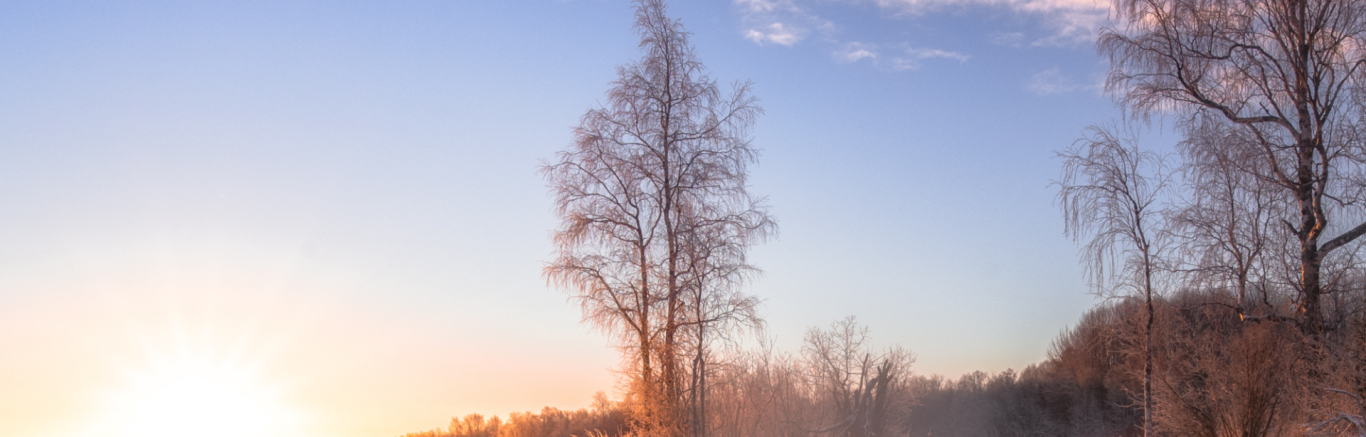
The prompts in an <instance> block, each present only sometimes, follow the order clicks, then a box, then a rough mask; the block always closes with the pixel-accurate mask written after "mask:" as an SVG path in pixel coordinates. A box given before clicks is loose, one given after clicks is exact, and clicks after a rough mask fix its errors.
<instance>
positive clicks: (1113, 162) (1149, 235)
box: [1057, 128, 1168, 436]
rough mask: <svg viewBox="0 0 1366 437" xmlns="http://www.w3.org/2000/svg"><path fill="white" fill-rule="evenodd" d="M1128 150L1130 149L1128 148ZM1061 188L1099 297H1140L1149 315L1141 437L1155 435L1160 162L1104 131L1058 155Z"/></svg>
mask: <svg viewBox="0 0 1366 437" xmlns="http://www.w3.org/2000/svg"><path fill="white" fill-rule="evenodd" d="M1126 143H1127V144H1126ZM1059 155H1060V156H1061V157H1062V158H1063V159H1064V160H1065V161H1064V163H1063V173H1062V180H1060V181H1058V182H1057V185H1058V187H1059V190H1058V203H1059V205H1060V206H1061V207H1062V211H1063V217H1064V219H1065V223H1066V230H1067V233H1068V234H1070V235H1071V236H1072V237H1073V238H1075V239H1077V240H1085V241H1086V244H1085V246H1084V248H1083V249H1082V251H1083V253H1082V261H1083V262H1084V263H1085V265H1086V269H1087V273H1088V274H1089V275H1090V277H1091V284H1092V286H1093V287H1096V289H1097V290H1099V291H1100V292H1102V293H1106V294H1112V295H1138V296H1141V297H1142V298H1143V302H1144V306H1145V309H1146V313H1147V316H1148V318H1147V320H1146V323H1145V326H1144V336H1145V338H1144V343H1143V357H1144V363H1143V435H1145V436H1152V435H1154V434H1153V420H1152V411H1153V395H1152V393H1153V390H1152V379H1153V294H1154V293H1155V284H1154V280H1155V279H1156V276H1157V274H1158V273H1159V272H1158V267H1159V265H1158V261H1159V260H1160V258H1159V257H1160V255H1161V251H1162V249H1163V242H1162V240H1163V232H1162V228H1163V226H1164V223H1163V222H1164V217H1163V216H1162V212H1161V210H1160V206H1159V205H1158V202H1159V200H1160V197H1161V196H1162V194H1163V192H1164V191H1166V190H1167V183H1168V178H1167V175H1166V168H1165V164H1164V160H1163V158H1162V157H1161V156H1159V155H1157V154H1155V153H1153V152H1150V151H1144V150H1141V149H1139V148H1138V145H1137V144H1136V141H1135V140H1133V139H1125V138H1120V137H1118V136H1116V135H1115V134H1114V133H1112V132H1109V131H1106V130H1104V129H1100V128H1092V129H1091V132H1090V134H1089V135H1088V136H1087V137H1085V138H1082V139H1081V140H1079V141H1077V142H1076V143H1075V144H1073V146H1072V148H1071V149H1069V150H1067V151H1065V152H1062V153H1060V154H1059Z"/></svg>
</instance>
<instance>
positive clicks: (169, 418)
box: [108, 357, 298, 437]
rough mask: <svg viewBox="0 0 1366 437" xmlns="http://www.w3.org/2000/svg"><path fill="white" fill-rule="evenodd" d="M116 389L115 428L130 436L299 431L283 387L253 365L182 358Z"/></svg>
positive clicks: (262, 435) (237, 436)
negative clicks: (268, 380) (268, 381)
mask: <svg viewBox="0 0 1366 437" xmlns="http://www.w3.org/2000/svg"><path fill="white" fill-rule="evenodd" d="M130 382H131V384H129V386H128V387H127V388H126V389H125V390H122V391H119V392H117V393H114V394H113V395H112V396H111V398H110V401H112V402H111V407H112V408H111V416H110V418H111V420H110V422H112V425H113V426H112V429H110V430H108V431H113V432H114V433H115V435H122V436H126V437H171V436H184V435H196V436H204V437H247V436H252V437H257V436H259V437H271V436H285V435H295V434H296V432H294V431H295V430H294V428H295V425H297V422H298V420H297V419H298V418H297V415H295V414H293V413H292V412H291V410H290V409H289V408H287V407H286V406H285V405H284V404H283V402H281V396H280V390H278V389H276V388H273V387H271V386H269V385H267V384H264V383H262V382H261V381H259V380H258V378H257V375H256V374H255V372H253V371H252V370H251V369H250V368H249V367H245V366H234V365H230V364H225V363H223V362H214V361H213V360H208V359H204V358H203V357H200V358H199V359H195V358H191V357H182V358H180V359H175V360H170V361H164V362H161V363H158V364H157V365H155V366H153V367H152V369H150V371H148V372H140V373H138V374H136V375H134V376H133V377H132V378H131V379H130Z"/></svg>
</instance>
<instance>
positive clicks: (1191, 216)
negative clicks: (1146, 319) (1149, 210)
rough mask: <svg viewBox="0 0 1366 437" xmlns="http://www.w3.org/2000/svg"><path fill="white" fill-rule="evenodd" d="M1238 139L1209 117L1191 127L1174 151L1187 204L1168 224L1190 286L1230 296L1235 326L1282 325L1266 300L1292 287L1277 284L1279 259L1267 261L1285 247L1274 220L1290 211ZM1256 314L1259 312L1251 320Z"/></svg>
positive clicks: (1234, 132)
mask: <svg viewBox="0 0 1366 437" xmlns="http://www.w3.org/2000/svg"><path fill="white" fill-rule="evenodd" d="M1243 133H1244V132H1240V131H1239V130H1237V129H1230V126H1229V125H1228V124H1227V123H1222V122H1221V120H1217V119H1216V120H1208V118H1207V117H1202V118H1201V119H1196V120H1193V123H1191V124H1189V125H1188V129H1187V131H1186V139H1185V140H1183V141H1182V142H1181V143H1180V144H1179V148H1180V149H1181V153H1182V155H1183V157H1184V158H1185V159H1184V163H1183V165H1182V168H1181V170H1182V173H1183V176H1184V177H1183V180H1184V181H1185V183H1184V188H1185V189H1184V190H1183V191H1184V193H1185V194H1186V196H1185V199H1183V202H1182V206H1181V207H1180V208H1179V209H1178V210H1177V211H1176V214H1174V216H1173V217H1172V220H1171V225H1172V226H1171V227H1172V231H1173V233H1174V234H1175V236H1176V238H1178V239H1179V240H1180V241H1181V245H1182V247H1183V249H1184V250H1182V251H1180V253H1178V254H1176V257H1177V258H1180V259H1181V264H1182V265H1181V267H1180V268H1179V270H1182V271H1183V272H1185V273H1187V274H1186V275H1185V277H1186V278H1189V279H1190V282H1188V283H1187V285H1188V286H1199V287H1204V288H1207V289H1209V290H1212V291H1216V292H1218V291H1225V292H1228V293H1230V294H1232V296H1231V297H1232V300H1233V301H1234V302H1235V303H1234V304H1233V305H1232V306H1233V309H1234V310H1235V311H1236V313H1237V316H1238V319H1239V320H1253V321H1260V320H1282V319H1284V318H1283V317H1282V316H1281V315H1279V314H1277V313H1276V312H1275V311H1274V310H1275V306H1274V305H1272V304H1271V294H1272V292H1273V291H1275V290H1277V289H1285V288H1286V286H1289V285H1290V284H1289V283H1287V282H1283V281H1280V280H1279V279H1280V278H1281V277H1282V275H1281V273H1283V272H1282V271H1280V270H1279V269H1278V268H1277V267H1278V264H1279V263H1278V261H1279V259H1278V258H1277V259H1268V257H1269V255H1274V253H1273V254H1269V252H1273V251H1274V250H1276V248H1277V247H1279V246H1284V245H1285V243H1288V242H1286V241H1280V240H1283V238H1281V237H1284V236H1286V235H1285V234H1284V233H1280V232H1276V231H1277V230H1279V228H1277V226H1278V225H1279V223H1277V221H1276V218H1278V217H1283V216H1284V214H1285V213H1286V212H1287V209H1286V208H1287V207H1289V205H1287V204H1286V202H1284V199H1283V198H1281V197H1279V196H1276V195H1275V194H1276V193H1275V191H1276V190H1277V188H1276V187H1275V186H1274V185H1272V184H1271V183H1270V182H1269V181H1268V180H1266V179H1264V178H1261V177H1259V176H1258V175H1261V174H1266V173H1267V171H1266V169H1265V168H1264V165H1265V162H1263V161H1262V160H1259V159H1257V158H1256V156H1255V154H1254V153H1253V152H1254V149H1252V148H1249V147H1246V144H1248V143H1249V140H1248V139H1247V138H1243V137H1242V134H1243ZM1253 308H1259V309H1260V310H1259V311H1258V313H1257V314H1250V313H1249V312H1250V311H1251V310H1252V309H1253Z"/></svg>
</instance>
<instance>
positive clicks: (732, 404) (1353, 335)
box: [404, 290, 1366, 437]
mask: <svg viewBox="0 0 1366 437" xmlns="http://www.w3.org/2000/svg"><path fill="white" fill-rule="evenodd" d="M1364 296H1366V295H1364V294H1363V293H1361V292H1360V291H1358V292H1355V293H1343V294H1342V295H1341V298H1338V299H1334V300H1333V302H1332V304H1331V311H1330V312H1329V313H1328V317H1326V318H1325V319H1326V320H1327V322H1328V323H1329V325H1330V326H1329V328H1330V329H1329V330H1328V332H1329V333H1328V334H1327V335H1325V336H1323V338H1322V340H1313V339H1310V338H1308V336H1307V335H1306V334H1304V333H1303V332H1302V331H1301V330H1300V329H1299V328H1298V327H1297V326H1296V325H1295V324H1294V323H1292V322H1291V321H1290V319H1288V318H1287V319H1280V320H1278V319H1276V318H1260V319H1248V318H1247V317H1242V318H1240V317H1239V314H1238V311H1237V310H1236V309H1235V303H1236V297H1234V296H1231V295H1230V294H1228V293H1226V292H1217V291H1209V290H1204V291H1196V290H1192V291H1185V292H1181V293H1177V294H1176V295H1175V296H1172V297H1170V298H1163V299H1159V300H1157V301H1156V303H1157V305H1156V306H1155V308H1156V309H1157V311H1156V314H1157V317H1156V320H1157V323H1155V325H1154V326H1155V328H1156V329H1155V333H1156V335H1155V336H1154V340H1155V341H1154V346H1155V347H1154V348H1153V350H1154V351H1155V352H1156V353H1155V355H1154V358H1155V360H1154V364H1155V365H1154V373H1153V375H1154V377H1153V381H1154V384H1153V387H1154V388H1155V389H1154V391H1153V406H1154V411H1153V413H1154V418H1155V425H1156V428H1155V431H1156V432H1158V433H1160V434H1161V435H1172V436H1281V435H1341V436H1359V435H1363V433H1366V427H1363V426H1362V425H1363V413H1366V411H1364V409H1366V405H1364V404H1363V403H1362V402H1361V399H1360V397H1359V396H1360V393H1366V317H1363V314H1366V306H1363V304H1364V303H1366V299H1363V297H1364ZM1251 310H1252V311H1257V312H1262V313H1266V314H1273V313H1275V312H1278V311H1279V312H1284V311H1288V310H1290V303H1289V302H1282V303H1280V304H1279V308H1277V304H1276V303H1275V302H1274V301H1271V300H1270V299H1268V301H1267V303H1263V304H1259V305H1257V306H1255V307H1253V308H1251ZM1145 314H1146V313H1145V311H1144V305H1143V302H1142V301H1141V300H1139V299H1135V298H1126V299H1118V300H1113V301H1111V302H1108V303H1106V304H1103V305H1101V306H1099V307H1097V308H1095V309H1093V310H1091V311H1090V312H1088V313H1087V314H1086V315H1085V316H1083V317H1082V319H1081V320H1080V321H1079V322H1078V323H1077V324H1076V326H1074V327H1073V328H1071V329H1069V330H1067V331H1066V332H1064V333H1063V334H1062V335H1060V336H1059V337H1058V339H1057V340H1056V341H1055V342H1054V345H1053V347H1052V349H1051V350H1050V351H1049V354H1048V358H1047V359H1046V360H1045V361H1043V362H1041V363H1037V364H1035V365H1031V366H1029V367H1027V368H1025V369H1023V370H1020V371H1011V370H1008V371H1005V372H1001V373H997V374H988V373H983V372H974V373H969V374H966V375H962V376H960V377H959V378H957V379H947V378H944V377H942V376H938V375H934V376H924V375H916V374H914V372H913V371H912V368H911V363H912V362H913V360H914V359H913V357H912V356H911V355H910V354H908V353H906V352H904V351H902V350H899V349H889V350H881V351H879V350H873V349H872V348H871V347H870V346H869V344H868V343H869V341H870V339H871V338H870V335H869V332H868V331H867V330H866V328H862V327H860V326H859V325H858V324H857V323H856V322H855V320H854V319H853V318H850V319H846V320H843V321H840V322H838V323H836V324H834V325H833V326H832V327H830V328H828V329H824V330H821V329H813V330H811V331H810V332H808V334H807V338H806V341H805V345H804V347H803V350H802V352H801V353H800V354H796V355H793V354H786V353H778V352H773V351H772V350H771V349H764V348H759V350H758V351H746V352H737V353H735V354H733V355H730V356H725V357H716V358H715V359H716V360H717V361H718V364H717V365H716V366H715V369H716V370H715V373H714V374H713V375H712V381H714V382H713V384H714V385H712V386H711V388H710V390H709V394H708V396H709V398H710V399H711V401H710V402H711V404H710V405H709V408H708V409H707V410H706V411H708V417H707V418H706V421H705V423H707V424H708V428H707V430H705V433H704V434H705V435H715V436H794V435H827V436H916V437H919V436H925V437H929V436H961V437H970V436H971V437H993V436H998V437H1016V436H1018V437H1025V436H1040V437H1042V436H1078V437H1084V436H1139V435H1142V434H1143V411H1142V410H1143V408H1142V405H1143V403H1142V379H1143V378H1142V377H1143V360H1142V359H1141V356H1142V354H1143V350H1144V348H1143V338H1144V327H1145V323H1144V320H1145V317H1146V315H1145ZM598 396H599V397H598V398H597V400H596V401H595V403H594V404H595V405H594V407H593V408H590V409H584V410H578V411H572V412H570V411H561V410H557V409H554V408H549V407H547V408H546V409H544V410H542V411H541V412H540V413H539V414H537V413H513V414H512V415H510V416H508V418H507V419H506V420H502V419H499V418H497V417H494V418H491V419H485V418H483V417H481V416H478V415H470V416H466V417H464V418H463V419H461V418H454V419H452V420H451V424H450V426H449V428H448V429H446V430H433V431H427V432H420V433H411V434H406V435H404V437H569V436H576V437H589V436H623V435H628V434H629V433H630V431H631V428H630V423H629V419H628V413H627V412H628V411H630V410H631V407H632V406H631V405H629V404H630V403H631V402H633V400H632V399H631V398H630V397H629V396H628V397H627V398H626V399H625V400H623V401H620V402H608V401H607V400H606V398H605V397H604V396H603V395H602V394H601V393H599V395H598Z"/></svg>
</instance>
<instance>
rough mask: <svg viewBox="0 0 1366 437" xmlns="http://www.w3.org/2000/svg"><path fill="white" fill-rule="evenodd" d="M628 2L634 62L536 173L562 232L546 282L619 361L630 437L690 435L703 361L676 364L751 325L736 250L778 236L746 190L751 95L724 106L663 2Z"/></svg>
mask: <svg viewBox="0 0 1366 437" xmlns="http://www.w3.org/2000/svg"><path fill="white" fill-rule="evenodd" d="M634 3H635V7H636V14H635V18H636V22H635V27H634V28H635V32H636V33H637V34H638V35H639V36H640V47H641V49H642V50H643V51H644V52H645V53H644V57H642V58H641V59H640V60H638V61H636V62H633V63H630V64H627V65H624V66H621V67H619V68H618V69H617V80H616V81H615V82H613V87H612V89H611V90H609V91H608V93H607V104H606V105H605V106H604V107H601V108H597V109H593V110H590V111H588V112H587V113H586V114H584V116H583V118H582V119H581V121H580V124H579V126H578V128H577V129H575V135H574V136H575V143H574V146H573V147H571V148H570V149H568V150H565V151H563V152H560V153H559V154H558V162H556V163H554V164H551V165H547V166H545V167H543V168H542V173H543V174H544V175H545V177H546V179H547V180H548V182H549V183H550V186H551V187H552V189H553V191H554V194H555V206H556V212H557V214H558V216H559V218H560V220H561V225H560V227H559V228H558V229H557V230H556V231H555V234H554V244H555V247H556V251H557V255H556V258H555V259H554V261H552V262H551V263H550V264H549V265H548V266H547V267H546V269H545V276H546V278H547V280H549V281H550V282H552V283H554V284H556V285H557V286H559V287H560V288H563V289H565V290H566V291H568V292H569V293H570V294H571V296H572V297H573V298H574V299H575V300H576V301H577V302H578V303H579V304H580V305H581V307H582V309H583V314H584V320H585V321H587V322H589V323H591V324H593V325H594V326H596V327H598V328H600V329H602V330H603V331H604V332H606V333H607V334H609V335H611V336H612V337H614V338H615V339H616V340H617V341H618V344H619V345H620V347H621V348H622V350H623V351H624V352H625V353H627V354H628V359H627V363H628V364H629V367H628V369H627V370H628V374H629V375H630V378H631V381H630V390H631V391H632V395H633V398H634V399H635V400H636V402H635V404H636V408H635V411H633V412H632V414H633V421H634V423H635V426H636V427H637V431H638V432H640V433H641V434H644V435H661V436H680V435H684V434H687V433H688V432H689V431H690V430H691V429H693V428H697V427H694V426H692V424H690V423H689V414H688V411H687V410H688V408H689V406H688V405H687V398H688V396H689V393H691V392H697V391H698V390H701V391H702V392H704V391H705V390H704V389H705V387H696V388H694V387H689V383H690V381H693V380H695V379H694V378H690V377H689V375H686V374H685V373H686V372H685V361H686V360H687V359H688V358H693V359H696V357H699V356H701V357H705V355H704V354H702V355H697V354H694V356H693V357H689V356H688V355H689V354H688V352H689V351H691V350H693V349H692V348H695V347H696V348H701V347H702V346H703V345H705V342H706V336H708V335H714V332H708V331H707V329H713V328H716V327H719V326H723V325H724V323H722V322H723V321H735V320H738V321H742V322H744V321H750V322H752V321H756V320H757V318H755V317H754V314H753V306H754V303H755V302H754V301H753V299H747V298H745V297H744V296H743V295H737V294H736V293H738V289H737V288H736V287H737V286H738V284H740V283H743V282H744V280H745V279H746V278H748V275H749V274H751V273H752V272H754V271H755V269H754V268H753V267H752V266H750V265H749V264H748V263H747V262H746V259H745V252H746V249H748V248H749V247H750V246H751V245H753V244H756V243H759V242H761V241H763V240H765V239H766V238H768V237H769V236H770V235H772V234H773V233H774V232H776V225H775V223H774V221H773V219H772V218H771V217H770V216H769V214H768V211H767V208H766V207H765V206H764V204H763V199H762V198H760V197H755V196H753V195H751V194H750V193H749V192H748V187H747V182H746V180H747V174H748V172H747V168H748V165H750V164H751V163H754V162H755V161H756V159H757V154H758V153H757V150H756V149H754V148H753V147H752V146H751V145H750V129H751V127H752V126H753V123H754V120H755V118H756V117H757V116H758V115H759V114H760V113H761V109H760V108H759V107H758V106H757V104H756V100H755V98H754V97H753V96H752V95H751V94H750V92H749V84H748V83H741V84H737V85H736V86H735V87H734V89H733V91H732V92H731V93H729V94H723V93H722V92H721V91H720V89H719V87H718V86H717V84H716V82H715V81H714V80H712V79H711V78H710V77H708V75H707V72H706V69H705V67H704V66H703V65H702V63H701V62H700V61H699V60H698V59H697V56H696V53H695V52H694V51H693V48H692V46H690V45H689V43H688V33H687V32H686V31H684V30H683V25H682V23H681V22H679V21H678V20H675V19H672V18H669V17H668V15H667V14H666V9H665V5H664V2H663V1H662V0H636V1H635V2H634ZM690 340H691V341H690ZM701 353H702V352H699V354H701ZM701 369H702V370H705V367H702V368H701ZM702 383H704V381H703V382H702ZM699 394H700V393H699ZM694 416H696V415H694Z"/></svg>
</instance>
